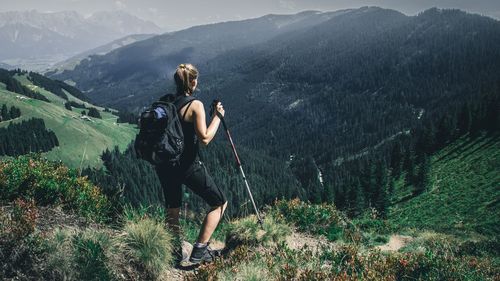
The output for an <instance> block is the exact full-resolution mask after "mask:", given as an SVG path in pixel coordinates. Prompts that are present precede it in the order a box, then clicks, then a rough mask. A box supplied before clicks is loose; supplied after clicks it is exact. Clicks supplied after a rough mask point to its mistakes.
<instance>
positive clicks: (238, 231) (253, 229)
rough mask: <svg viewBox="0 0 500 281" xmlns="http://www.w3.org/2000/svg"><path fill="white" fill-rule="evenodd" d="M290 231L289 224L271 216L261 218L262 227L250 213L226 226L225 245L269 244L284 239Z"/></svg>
mask: <svg viewBox="0 0 500 281" xmlns="http://www.w3.org/2000/svg"><path fill="white" fill-rule="evenodd" d="M291 232H292V230H291V228H290V226H288V225H286V224H284V223H280V222H278V221H276V220H275V219H274V218H273V217H272V216H267V217H265V218H264V219H263V223H262V227H261V226H260V225H259V223H258V221H257V218H256V217H255V216H254V215H252V216H249V217H246V218H242V219H238V220H235V221H233V222H231V224H230V225H229V227H228V231H227V236H226V246H227V247H231V246H236V245H241V244H244V245H259V244H262V245H264V246H270V245H273V244H278V243H280V242H282V241H285V239H286V237H287V236H288V235H290V234H291Z"/></svg>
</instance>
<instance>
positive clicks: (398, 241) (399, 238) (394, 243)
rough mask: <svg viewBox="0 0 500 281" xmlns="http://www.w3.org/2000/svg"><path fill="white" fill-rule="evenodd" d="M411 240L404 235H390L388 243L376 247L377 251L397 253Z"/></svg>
mask: <svg viewBox="0 0 500 281" xmlns="http://www.w3.org/2000/svg"><path fill="white" fill-rule="evenodd" d="M411 240H413V238H412V237H411V236H405V235H391V238H390V239H389V242H387V244H384V245H381V246H377V248H378V249H380V250H381V251H397V250H399V249H401V248H403V247H404V246H406V244H408V243H409V242H411Z"/></svg>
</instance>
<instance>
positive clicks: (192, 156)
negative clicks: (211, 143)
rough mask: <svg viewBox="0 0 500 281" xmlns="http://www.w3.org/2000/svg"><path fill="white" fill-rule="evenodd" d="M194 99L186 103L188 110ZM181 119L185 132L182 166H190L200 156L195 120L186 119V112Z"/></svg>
mask: <svg viewBox="0 0 500 281" xmlns="http://www.w3.org/2000/svg"><path fill="white" fill-rule="evenodd" d="M191 104H192V101H191V102H189V103H188V105H186V111H185V112H187V111H188V109H189V107H190V106H191ZM180 117H182V119H181V125H182V132H183V133H184V151H183V152H182V154H181V159H180V161H181V166H183V167H186V168H187V167H189V166H190V165H191V164H192V163H193V162H194V161H195V160H196V159H197V157H198V151H199V145H198V143H199V142H198V137H197V136H196V132H195V130H194V122H187V121H184V118H183V117H185V114H184V116H180Z"/></svg>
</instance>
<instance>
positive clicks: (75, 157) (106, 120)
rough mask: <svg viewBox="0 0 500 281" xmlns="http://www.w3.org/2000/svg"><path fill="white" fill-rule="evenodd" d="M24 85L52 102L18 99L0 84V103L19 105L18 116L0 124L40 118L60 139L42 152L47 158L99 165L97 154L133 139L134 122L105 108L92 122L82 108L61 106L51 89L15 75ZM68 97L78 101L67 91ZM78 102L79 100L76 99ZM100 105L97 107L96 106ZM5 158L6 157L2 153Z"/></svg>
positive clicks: (123, 146) (59, 99) (77, 164)
mask: <svg viewBox="0 0 500 281" xmlns="http://www.w3.org/2000/svg"><path fill="white" fill-rule="evenodd" d="M16 79H18V80H19V81H21V82H22V83H23V84H24V85H26V86H28V87H30V88H35V87H36V90H37V91H39V92H40V93H41V94H43V95H44V96H46V97H47V98H48V99H49V100H50V101H51V103H46V102H43V101H39V100H35V99H30V100H24V101H23V100H19V99H17V98H16V96H17V95H19V94H16V93H12V92H9V91H7V90H5V85H0V100H1V101H2V102H1V103H5V104H7V106H9V107H10V106H12V105H13V106H16V107H18V108H20V109H21V114H22V115H21V117H20V118H16V119H14V120H11V121H6V122H1V123H0V128H1V127H5V126H7V125H8V124H9V123H10V122H20V121H22V120H27V119H29V118H41V119H43V120H44V121H45V125H46V127H47V128H48V129H50V130H52V131H54V133H55V134H56V135H57V138H58V139H59V147H56V148H54V149H53V150H51V151H49V152H47V153H44V154H43V155H44V156H46V157H47V158H48V159H50V160H61V161H63V162H64V163H65V164H67V165H68V166H69V167H72V168H78V167H80V165H82V167H86V166H91V167H100V166H101V165H102V161H101V159H100V155H101V153H102V151H104V150H105V149H106V148H109V149H112V148H113V147H114V146H118V147H119V148H120V149H121V150H123V149H125V148H126V146H127V145H128V144H129V143H130V142H131V141H132V139H133V138H134V136H135V134H136V133H137V130H138V129H137V128H136V126H133V125H130V124H123V123H121V124H118V123H116V120H117V117H116V116H114V115H112V114H111V113H108V112H101V115H102V119H97V118H92V120H93V121H94V122H89V121H85V120H82V119H80V113H81V111H82V110H81V109H73V111H69V110H67V109H65V108H64V102H65V101H64V100H63V99H62V98H60V97H58V96H56V95H54V94H52V93H51V92H47V91H45V90H44V89H42V88H39V87H37V86H34V85H32V84H31V83H30V82H29V81H28V80H27V78H26V77H25V76H18V77H16ZM68 97H69V99H70V100H75V101H79V100H78V99H77V98H75V97H73V96H71V95H69V94H68ZM79 102H81V101H79ZM96 108H98V109H99V107H96ZM4 158H5V157H4Z"/></svg>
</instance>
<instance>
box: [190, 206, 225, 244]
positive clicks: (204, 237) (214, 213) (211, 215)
mask: <svg viewBox="0 0 500 281" xmlns="http://www.w3.org/2000/svg"><path fill="white" fill-rule="evenodd" d="M226 207H227V202H226V203H224V204H223V205H221V206H218V207H215V208H212V209H211V210H210V212H208V213H207V215H206V216H205V219H204V220H203V224H202V226H201V229H200V234H199V235H198V240H197V241H196V242H198V243H202V244H206V243H208V241H209V240H210V237H212V233H214V230H215V228H216V227H217V225H218V224H219V221H220V219H221V218H222V215H223V214H224V211H225V210H226Z"/></svg>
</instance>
